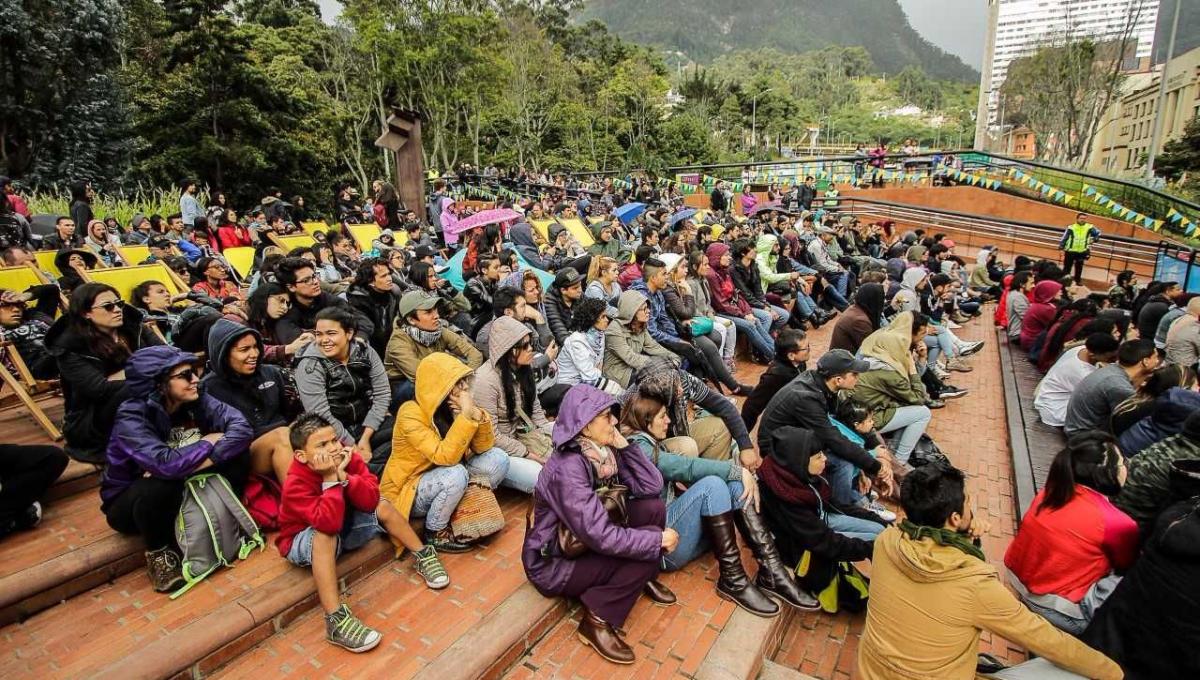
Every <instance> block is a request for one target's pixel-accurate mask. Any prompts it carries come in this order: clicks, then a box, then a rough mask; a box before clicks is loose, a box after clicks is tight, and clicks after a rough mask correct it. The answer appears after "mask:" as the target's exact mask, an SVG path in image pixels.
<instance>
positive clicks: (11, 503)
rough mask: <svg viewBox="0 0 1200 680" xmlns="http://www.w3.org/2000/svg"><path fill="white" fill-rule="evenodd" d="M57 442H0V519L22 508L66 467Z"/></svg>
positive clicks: (37, 496) (33, 499)
mask: <svg viewBox="0 0 1200 680" xmlns="http://www.w3.org/2000/svg"><path fill="white" fill-rule="evenodd" d="M67 462H68V459H67V454H65V453H63V451H62V449H60V448H58V447H57V446H20V445H17V444H0V485H2V486H0V523H3V522H7V521H8V520H10V519H13V518H14V517H16V516H17V515H19V514H20V513H21V512H23V511H24V510H26V509H27V508H28V507H29V506H30V505H32V504H33V502H34V501H36V500H37V499H38V498H40V497H41V496H42V494H44V493H45V492H46V489H49V488H50V485H51V484H53V483H54V480H56V479H58V476H59V475H61V474H62V471H63V470H65V469H66V467H67Z"/></svg>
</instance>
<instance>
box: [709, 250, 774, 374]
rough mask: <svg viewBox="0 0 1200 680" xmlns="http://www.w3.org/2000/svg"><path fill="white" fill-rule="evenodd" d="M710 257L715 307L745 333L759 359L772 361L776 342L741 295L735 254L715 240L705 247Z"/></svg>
mask: <svg viewBox="0 0 1200 680" xmlns="http://www.w3.org/2000/svg"><path fill="white" fill-rule="evenodd" d="M704 254H705V255H706V256H707V257H708V265H709V268H708V274H706V275H705V276H706V278H707V281H708V289H709V291H710V292H711V294H712V306H713V308H714V309H715V310H716V311H717V314H719V315H720V316H721V317H722V318H725V319H729V320H730V321H732V322H733V324H734V326H736V327H737V332H738V333H740V334H744V335H746V337H747V339H748V340H749V341H750V347H751V349H752V350H753V352H754V353H755V354H757V355H758V357H759V358H760V359H763V360H764V361H769V360H770V357H772V356H774V355H775V341H774V340H773V339H772V337H771V335H770V334H769V333H767V332H766V331H765V330H764V329H763V326H762V324H760V323H759V322H758V321H757V320H756V317H755V315H754V309H753V308H752V307H751V306H750V303H749V302H747V301H746V299H745V298H744V297H743V296H742V294H741V292H740V291H739V290H738V287H737V285H736V284H735V283H734V280H733V266H732V262H733V254H732V253H731V252H730V250H729V246H728V245H726V244H724V243H712V244H709V246H708V248H707V249H705V251H704Z"/></svg>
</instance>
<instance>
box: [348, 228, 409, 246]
mask: <svg viewBox="0 0 1200 680" xmlns="http://www.w3.org/2000/svg"><path fill="white" fill-rule="evenodd" d="M346 229H347V230H348V231H349V232H350V238H352V239H354V242H355V243H356V244H358V249H359V250H360V251H362V252H364V253H365V252H367V251H368V250H370V249H371V242H372V241H374V240H375V239H377V238H379V233H380V232H381V231H382V230H381V229H380V228H379V225H378V224H347V225H346ZM400 233H401V234H404V239H405V240H406V241H407V240H408V232H406V231H404V230H403V229H401V230H400ZM396 242H397V243H399V242H400V239H398V238H397V239H396Z"/></svg>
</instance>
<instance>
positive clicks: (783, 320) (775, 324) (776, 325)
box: [754, 304, 792, 335]
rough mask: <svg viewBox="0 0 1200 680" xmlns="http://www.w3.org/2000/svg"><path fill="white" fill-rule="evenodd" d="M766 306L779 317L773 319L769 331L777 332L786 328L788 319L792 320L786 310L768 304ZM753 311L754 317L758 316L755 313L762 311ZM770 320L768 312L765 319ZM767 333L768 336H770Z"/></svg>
mask: <svg viewBox="0 0 1200 680" xmlns="http://www.w3.org/2000/svg"><path fill="white" fill-rule="evenodd" d="M768 306H769V307H770V308H771V309H772V311H774V312H775V314H777V315H778V316H779V318H778V319H775V320H774V321H772V322H771V327H770V329H769V331H777V330H779V329H781V328H783V327H784V326H786V325H787V322H788V319H791V318H792V315H791V314H789V313H788V310H786V309H784V308H783V307H776V306H775V305H771V304H768ZM754 311H755V316H758V314H757V312H759V311H762V310H758V309H756V310H754ZM770 318H771V314H770V313H769V312H768V313H767V319H768V320H770ZM769 331H768V335H770V332H769Z"/></svg>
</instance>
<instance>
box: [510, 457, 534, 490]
mask: <svg viewBox="0 0 1200 680" xmlns="http://www.w3.org/2000/svg"><path fill="white" fill-rule="evenodd" d="M541 473H542V464H541V463H539V462H537V461H536V460H533V459H532V458H521V457H519V456H509V457H508V472H507V473H505V475H504V481H503V482H502V483H503V484H504V486H507V487H508V488H510V489H516V490H517V491H520V492H521V493H533V487H534V485H536V484H537V480H538V475H540V474H541Z"/></svg>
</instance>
